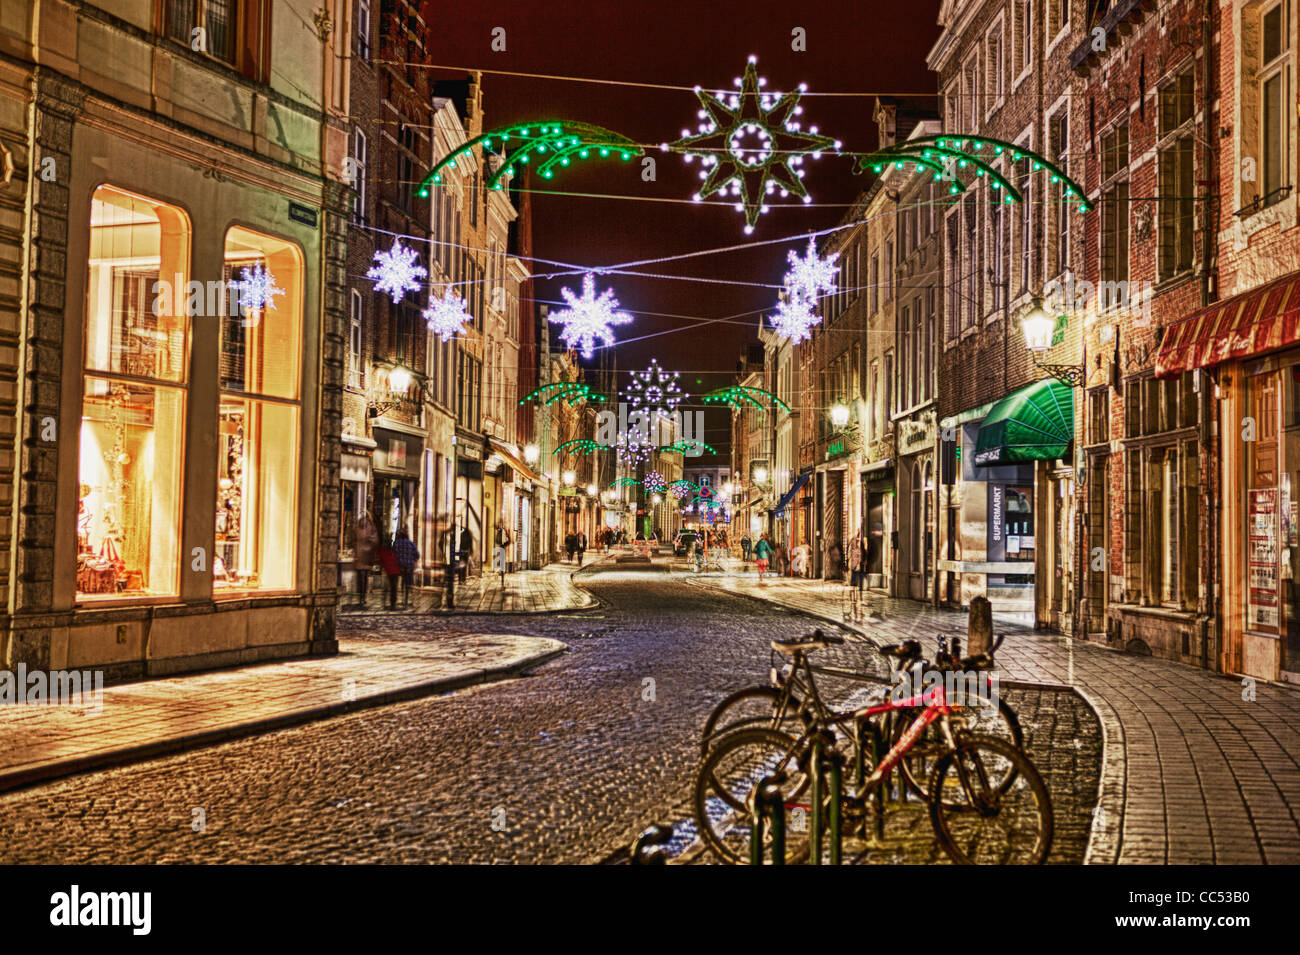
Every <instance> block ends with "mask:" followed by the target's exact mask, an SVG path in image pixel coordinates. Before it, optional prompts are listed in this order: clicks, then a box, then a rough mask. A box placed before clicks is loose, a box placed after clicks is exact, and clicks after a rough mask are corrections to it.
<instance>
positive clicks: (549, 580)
mask: <svg viewBox="0 0 1300 955" xmlns="http://www.w3.org/2000/svg"><path fill="white" fill-rule="evenodd" d="M604 557H605V555H599V556H598V557H597V558H595V559H593V558H592V557H591V556H590V555H589V556H588V559H587V561H586V563H585V564H584V565H583V566H584V567H587V568H590V567H593V566H595V565H596V563H597V562H598V561H599V560H602V559H604ZM577 570H579V567H578V564H577V561H576V560H575V561H574V563H572V564H565V563H559V564H548V565H547V566H546V567H543V568H542V569H541V570H520V571H515V572H514V573H510V574H506V575H505V584H504V586H503V585H502V581H501V575H500V574H493V573H487V572H484V573H482V574H480V575H479V576H477V577H470V578H469V579H468V580H467V581H466V582H465V583H463V584H462V583H461V582H460V581H457V582H456V604H455V606H454V607H453V608H450V609H448V608H446V607H444V606H443V603H444V601H445V598H446V593H445V591H443V590H441V589H436V588H431V587H421V588H416V589H414V590H412V591H411V599H410V602H409V603H407V604H406V605H405V606H403V605H402V604H401V599H402V597H401V586H400V584H399V586H398V601H399V606H398V609H397V610H389V609H388V594H387V592H385V591H384V590H383V586H386V585H385V584H384V579H383V577H382V576H381V575H375V576H374V578H373V580H372V584H371V588H370V594H369V599H368V601H367V606H366V607H361V606H360V605H359V604H358V603H357V602H356V594H351V593H341V594H340V595H339V614H340V615H341V616H343V617H347V618H351V617H376V616H387V615H392V614H401V615H405V614H441V615H447V616H451V615H459V614H495V613H510V614H515V613H550V612H553V611H560V610H586V609H589V608H591V607H595V606H597V604H598V601H597V600H596V599H595V598H594V597H592V596H591V594H589V593H587V592H586V591H585V590H583V589H582V588H581V587H578V586H576V585H575V584H574V583H573V581H572V579H571V577H572V575H573V573H574V572H575V571H577ZM376 583H378V584H380V585H381V586H380V587H379V588H376V586H375V584H376Z"/></svg>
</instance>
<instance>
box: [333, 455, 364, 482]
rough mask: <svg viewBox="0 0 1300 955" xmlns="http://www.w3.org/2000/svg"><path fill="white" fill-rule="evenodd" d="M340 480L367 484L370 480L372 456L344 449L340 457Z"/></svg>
mask: <svg viewBox="0 0 1300 955" xmlns="http://www.w3.org/2000/svg"><path fill="white" fill-rule="evenodd" d="M339 480H340V481H356V482H358V483H361V484H367V483H369V481H370V458H369V457H368V456H366V455H364V454H349V453H348V452H346V451H344V452H343V454H342V456H341V457H340V458H339Z"/></svg>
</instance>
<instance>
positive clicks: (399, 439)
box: [374, 428, 424, 477]
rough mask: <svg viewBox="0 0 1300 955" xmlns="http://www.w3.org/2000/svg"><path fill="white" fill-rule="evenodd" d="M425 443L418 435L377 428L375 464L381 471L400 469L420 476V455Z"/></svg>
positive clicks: (408, 473)
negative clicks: (413, 435)
mask: <svg viewBox="0 0 1300 955" xmlns="http://www.w3.org/2000/svg"><path fill="white" fill-rule="evenodd" d="M423 453H424V443H423V442H422V441H421V440H420V439H419V438H416V437H412V436H410V435H406V434H399V433H397V432H394V431H387V430H384V429H382V428H376V429H375V459H374V466H375V468H376V469H377V470H381V471H398V472H401V473H403V474H407V475H409V476H411V477H418V476H419V462H420V457H421V455H422V454H423Z"/></svg>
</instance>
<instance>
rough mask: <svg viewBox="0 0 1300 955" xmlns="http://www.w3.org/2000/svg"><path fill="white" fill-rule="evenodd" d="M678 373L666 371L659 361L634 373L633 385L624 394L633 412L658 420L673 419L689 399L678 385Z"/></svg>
mask: <svg viewBox="0 0 1300 955" xmlns="http://www.w3.org/2000/svg"><path fill="white" fill-rule="evenodd" d="M680 377H681V376H680V375H679V374H678V373H677V372H675V371H674V372H667V371H664V369H663V367H662V366H661V365H660V364H659V361H658V359H655V358H652V359H650V367H648V368H647V369H646V370H645V371H633V372H632V383H631V384H630V385H629V386H628V389H627V390H626V391H625V392H623V395H624V397H626V398H627V400H628V401H629V402H630V403H631V405H632V411H633V412H636V411H644V412H645V413H647V414H652V415H654V416H655V417H658V418H671V417H672V416H673V412H674V411H676V410H677V406H678V405H679V404H681V402H682V399H683V398H687V397H689V396H688V395H687V394H686V392H684V391H682V389H681V387H680V386H679V385H678V384H677V382H678V379H679V378H680Z"/></svg>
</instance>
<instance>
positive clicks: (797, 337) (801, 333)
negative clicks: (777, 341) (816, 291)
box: [771, 296, 821, 344]
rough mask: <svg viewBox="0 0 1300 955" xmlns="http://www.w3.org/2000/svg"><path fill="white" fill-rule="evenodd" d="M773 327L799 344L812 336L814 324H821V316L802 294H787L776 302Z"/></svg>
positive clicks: (772, 318) (783, 336)
mask: <svg viewBox="0 0 1300 955" xmlns="http://www.w3.org/2000/svg"><path fill="white" fill-rule="evenodd" d="M771 322H772V329H773V330H774V331H775V332H776V333H777V334H778V335H780V336H781V337H782V338H788V339H790V341H791V342H793V343H795V344H797V343H799V342H801V341H804V340H805V339H808V338H811V337H812V329H813V327H814V326H816V325H819V324H821V318H819V317H818V316H817V314H816V313H814V312H813V310H812V305H811V304H810V303H809V302H808V300H807V299H805V298H803V297H801V296H786V297H784V298H782V299H781V301H779V302H777V303H776V311H775V312H773V313H772V317H771Z"/></svg>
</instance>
